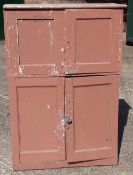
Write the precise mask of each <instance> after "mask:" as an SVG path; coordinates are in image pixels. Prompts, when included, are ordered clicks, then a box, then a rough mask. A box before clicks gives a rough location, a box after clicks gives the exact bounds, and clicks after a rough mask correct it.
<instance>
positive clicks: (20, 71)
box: [19, 66, 24, 75]
mask: <svg viewBox="0 0 133 175" xmlns="http://www.w3.org/2000/svg"><path fill="white" fill-rule="evenodd" d="M23 69H24V66H19V73H20V74H21V75H23Z"/></svg>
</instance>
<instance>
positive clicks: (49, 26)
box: [48, 21, 54, 45]
mask: <svg viewBox="0 0 133 175" xmlns="http://www.w3.org/2000/svg"><path fill="white" fill-rule="evenodd" d="M48 28H49V34H50V43H51V45H53V40H54V37H53V33H52V30H51V22H50V21H49V22H48Z"/></svg>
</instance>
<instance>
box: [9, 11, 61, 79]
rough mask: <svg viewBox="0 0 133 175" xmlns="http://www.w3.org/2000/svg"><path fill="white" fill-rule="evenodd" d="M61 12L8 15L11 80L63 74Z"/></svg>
mask: <svg viewBox="0 0 133 175" xmlns="http://www.w3.org/2000/svg"><path fill="white" fill-rule="evenodd" d="M63 14H64V12H63V11H56V10H53V11H51V10H40V11H34V12H33V11H23V10H22V11H17V12H14V11H11V12H9V13H8V15H7V20H8V23H7V35H8V44H7V49H8V50H10V56H9V61H10V65H9V74H10V76H23V77H24V76H29V75H31V76H33V75H34V76H35V75H44V76H57V75H60V74H62V73H63V69H62V66H61V64H60V63H61V61H62V60H63V54H64V53H63V52H62V51H61V49H62V48H64V46H63V44H64V43H63V36H64V35H63V32H64V30H63V25H64V24H63V22H64V21H63Z"/></svg>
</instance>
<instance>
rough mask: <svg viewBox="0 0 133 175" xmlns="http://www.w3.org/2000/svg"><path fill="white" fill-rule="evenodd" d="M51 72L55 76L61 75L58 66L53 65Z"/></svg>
mask: <svg viewBox="0 0 133 175" xmlns="http://www.w3.org/2000/svg"><path fill="white" fill-rule="evenodd" d="M50 74H51V75H53V76H58V75H59V71H58V70H57V68H56V66H54V67H52V69H51V70H50Z"/></svg>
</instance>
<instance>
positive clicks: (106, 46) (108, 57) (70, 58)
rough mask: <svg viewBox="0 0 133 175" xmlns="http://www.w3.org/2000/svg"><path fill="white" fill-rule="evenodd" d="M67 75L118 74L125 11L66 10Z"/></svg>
mask: <svg viewBox="0 0 133 175" xmlns="http://www.w3.org/2000/svg"><path fill="white" fill-rule="evenodd" d="M66 21H67V24H66V25H67V26H66V28H67V31H66V32H67V33H66V35H67V40H68V47H67V52H66V53H67V54H66V74H72V73H101V72H119V70H120V62H121V47H122V41H121V38H122V10H113V9H112V10H111V9H88V10H87V9H78V10H75V9H71V10H67V15H66Z"/></svg>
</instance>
